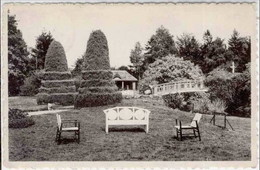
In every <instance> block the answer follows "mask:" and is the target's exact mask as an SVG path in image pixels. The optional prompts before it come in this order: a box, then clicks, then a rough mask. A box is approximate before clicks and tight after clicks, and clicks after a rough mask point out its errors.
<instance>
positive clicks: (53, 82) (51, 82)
mask: <svg viewBox="0 0 260 170" xmlns="http://www.w3.org/2000/svg"><path fill="white" fill-rule="evenodd" d="M73 85H74V80H45V81H42V86H43V87H46V88H53V87H61V86H73Z"/></svg>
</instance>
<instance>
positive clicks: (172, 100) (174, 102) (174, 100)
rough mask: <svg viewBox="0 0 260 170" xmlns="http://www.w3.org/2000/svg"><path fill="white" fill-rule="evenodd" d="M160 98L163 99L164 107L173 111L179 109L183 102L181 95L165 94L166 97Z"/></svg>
mask: <svg viewBox="0 0 260 170" xmlns="http://www.w3.org/2000/svg"><path fill="white" fill-rule="evenodd" d="M162 98H163V101H164V103H165V105H166V106H168V107H170V108H173V109H177V108H181V105H182V103H183V101H184V97H183V95H181V94H179V93H175V94H166V95H163V97H162Z"/></svg>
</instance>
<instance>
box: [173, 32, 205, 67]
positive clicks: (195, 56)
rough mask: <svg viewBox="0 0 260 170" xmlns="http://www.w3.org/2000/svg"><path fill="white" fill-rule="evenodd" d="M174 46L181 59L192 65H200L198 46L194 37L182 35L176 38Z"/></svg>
mask: <svg viewBox="0 0 260 170" xmlns="http://www.w3.org/2000/svg"><path fill="white" fill-rule="evenodd" d="M176 44H177V49H178V55H179V56H180V57H183V59H184V60H190V61H192V62H193V63H194V64H201V61H202V57H201V51H200V44H199V42H198V41H197V40H196V38H195V37H194V36H192V35H190V34H183V35H181V37H178V38H177V41H176Z"/></svg>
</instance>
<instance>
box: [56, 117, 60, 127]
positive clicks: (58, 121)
mask: <svg viewBox="0 0 260 170" xmlns="http://www.w3.org/2000/svg"><path fill="white" fill-rule="evenodd" d="M56 117H57V123H58V128H59V129H60V127H61V117H60V115H59V114H56Z"/></svg>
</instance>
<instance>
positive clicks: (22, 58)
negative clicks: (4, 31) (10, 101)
mask: <svg viewBox="0 0 260 170" xmlns="http://www.w3.org/2000/svg"><path fill="white" fill-rule="evenodd" d="M17 24H18V23H17V20H16V19H15V16H14V15H8V94H9V96H15V95H18V94H19V93H20V87H21V86H22V85H23V83H24V80H25V77H26V76H27V75H28V74H29V71H30V70H31V68H30V67H29V64H28V63H29V58H28V55H29V52H28V51H27V45H26V43H25V41H24V39H23V36H22V33H21V31H20V30H19V29H18V28H17Z"/></svg>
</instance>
